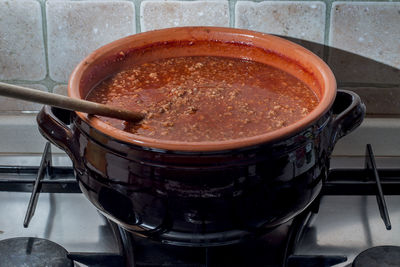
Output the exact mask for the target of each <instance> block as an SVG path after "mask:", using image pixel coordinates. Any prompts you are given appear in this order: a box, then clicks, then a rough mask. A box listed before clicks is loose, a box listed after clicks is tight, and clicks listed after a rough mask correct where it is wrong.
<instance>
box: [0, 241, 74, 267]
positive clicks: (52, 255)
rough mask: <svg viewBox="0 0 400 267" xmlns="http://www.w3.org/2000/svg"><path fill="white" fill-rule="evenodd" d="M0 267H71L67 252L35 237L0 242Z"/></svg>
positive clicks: (52, 243) (71, 263)
mask: <svg viewBox="0 0 400 267" xmlns="http://www.w3.org/2000/svg"><path fill="white" fill-rule="evenodd" d="M0 260H1V263H0V265H1V266H7V267H21V266H30V267H43V266H52V267H73V266H74V263H73V261H72V260H71V259H69V258H68V252H67V251H66V250H65V249H64V248H63V247H62V246H60V245H58V244H56V243H54V242H52V241H49V240H47V239H41V238H36V237H17V238H10V239H4V240H1V241H0Z"/></svg>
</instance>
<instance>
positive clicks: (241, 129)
mask: <svg viewBox="0 0 400 267" xmlns="http://www.w3.org/2000/svg"><path fill="white" fill-rule="evenodd" d="M87 99H88V100H90V101H94V102H99V103H103V104H108V105H113V106H119V107H123V108H126V109H131V110H135V111H140V112H144V113H146V119H145V120H143V121H142V122H141V123H139V124H132V123H128V122H123V121H120V120H117V119H111V118H106V117H100V118H101V119H102V120H103V121H105V122H107V123H109V124H111V125H113V126H114V127H116V128H119V129H122V130H125V131H129V132H132V133H134V134H138V135H141V136H146V137H152V138H156V139H162V140H175V141H188V142H193V141H222V140H229V139H235V138H242V137H249V136H255V135H259V134H262V133H266V132H269V131H273V130H276V129H279V128H281V127H284V126H286V125H289V124H291V123H293V122H296V121H298V120H300V119H301V118H303V117H305V116H306V115H307V114H308V113H309V112H310V111H311V110H313V109H314V108H315V107H316V105H317V104H318V99H317V97H316V96H315V94H314V93H313V91H312V90H311V89H310V88H308V87H307V85H306V84H304V83H303V82H302V81H300V80H298V79H297V78H295V77H294V76H292V75H290V74H288V73H286V72H284V71H282V70H279V69H277V68H274V67H271V66H269V65H266V64H262V63H258V62H254V61H247V60H241V59H234V58H226V57H214V56H197V57H177V58H169V59H161V60H158V61H154V62H150V63H145V64H142V65H138V66H135V67H133V68H131V69H129V70H126V71H123V72H120V73H117V74H115V75H114V76H112V77H111V78H108V79H106V80H105V81H103V82H102V83H100V84H99V85H98V86H97V87H96V88H94V89H93V90H92V91H91V92H90V93H89V95H88V96H87Z"/></svg>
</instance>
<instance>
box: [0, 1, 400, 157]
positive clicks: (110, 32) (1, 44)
mask: <svg viewBox="0 0 400 267" xmlns="http://www.w3.org/2000/svg"><path fill="white" fill-rule="evenodd" d="M189 25H198V26H200V25H208V26H224V27H236V28H245V29H251V30H255V31H261V32H266V33H272V34H277V35H281V36H285V37H287V38H289V39H291V40H293V41H295V42H297V43H300V44H301V45H303V46H305V47H307V48H309V49H311V50H312V51H313V52H314V53H316V54H317V55H318V56H320V57H321V58H323V59H324V60H325V61H326V62H327V63H328V64H329V65H330V66H331V68H332V69H333V71H334V73H335V76H336V78H337V80H338V84H339V87H341V88H348V89H351V90H354V91H356V92H358V93H359V94H360V95H361V96H362V98H363V99H364V101H365V102H366V103H367V108H368V114H369V116H372V117H373V116H375V117H376V116H379V117H388V116H389V117H397V116H398V115H399V114H400V101H399V100H398V99H400V85H399V84H400V73H399V72H400V71H399V69H400V0H395V1H379V2H370V1H330V0H325V1H227V0H219V1H152V0H151V1H146V0H143V1H140V0H127V1H104V0H93V1H64V0H47V1H44V0H10V1H4V0H0V81H4V82H9V83H14V84H21V85H26V86H28V87H33V88H35V89H38V90H44V91H46V90H47V91H49V92H55V93H60V94H66V84H67V81H68V77H69V74H70V73H71V71H72V70H73V68H74V66H75V65H76V64H77V63H78V62H79V61H80V60H81V59H83V58H84V57H85V56H86V55H87V54H88V53H90V52H91V51H93V50H94V49H96V48H98V47H100V46H102V45H104V44H106V43H109V42H111V41H113V40H116V39H119V38H121V37H124V36H127V35H130V34H134V33H138V32H143V31H149V30H153V29H159V28H165V27H177V26H189ZM40 107H41V105H37V104H32V103H26V102H21V101H18V100H13V99H9V98H0V126H1V125H3V126H4V127H8V124H10V123H11V124H12V125H14V124H16V123H15V120H18V119H20V120H21V123H22V124H21V125H20V127H22V128H21V129H17V130H15V131H11V133H8V134H13V133H14V135H22V136H26V138H28V139H29V137H30V136H31V135H35V136H38V133H37V132H36V131H30V130H28V129H31V128H32V127H35V122H34V114H30V113H32V112H33V113H35V112H37V111H38V110H39V109H40ZM29 114H30V115H29ZM29 116H30V117H31V120H30V122H29V123H27V122H28V121H29ZM22 117H24V118H22ZM2 118H3V119H2ZM7 123H8V124H7ZM24 123H25V124H26V125H24ZM18 125H19V124H18ZM3 126H1V127H0V128H2V127H3ZM24 127H25V128H24ZM3 131H8V130H3ZM20 131H27V132H25V133H22V132H20ZM0 135H1V137H3V136H4V133H3V132H2V130H1V129H0ZM1 139H3V138H1ZM4 142H8V141H1V140H0V149H1V151H3V152H7V149H5V148H4V145H2V143H4ZM39 143H40V142H39ZM31 146H32V145H31ZM38 147H39V146H38ZM17 150H18V149H17ZM36 150H37V148H35V149H32V151H36ZM29 151H30V149H29ZM17 152H19V151H17ZM20 152H24V148H23V147H21V151H20Z"/></svg>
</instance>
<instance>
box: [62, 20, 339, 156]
mask: <svg viewBox="0 0 400 267" xmlns="http://www.w3.org/2000/svg"><path fill="white" fill-rule="evenodd" d="M188 30H189V31H196V30H198V31H207V32H223V33H227V34H235V35H242V36H246V37H249V36H250V37H251V38H262V39H269V41H272V42H276V43H280V45H283V46H286V48H288V49H293V50H296V52H297V53H301V55H302V57H303V58H304V59H305V60H306V61H311V62H312V64H313V65H314V66H315V67H316V68H317V70H318V71H319V72H320V75H321V76H322V80H323V81H324V85H321V86H324V87H325V92H324V94H323V96H322V98H321V99H320V102H319V104H318V106H317V107H316V108H315V109H314V110H312V111H311V112H310V113H309V114H308V115H307V116H306V117H304V118H302V119H300V120H299V121H297V122H295V123H292V124H290V125H288V126H285V127H282V128H279V129H277V130H274V131H271V132H267V133H265V134H260V135H256V136H251V137H244V138H237V139H233V140H226V141H205V142H185V141H171V140H158V139H155V138H148V137H143V136H139V135H135V134H132V133H128V132H125V131H123V130H119V129H117V128H115V127H113V126H111V125H109V124H107V123H105V122H103V121H101V120H100V119H98V118H96V117H91V118H90V119H89V115H88V114H86V113H83V112H77V111H75V113H76V114H77V115H78V117H79V118H81V119H82V120H83V121H84V122H85V123H87V124H88V125H90V126H91V127H94V128H95V129H97V130H98V131H100V132H102V133H103V134H105V135H107V136H109V137H111V138H113V139H116V140H120V141H123V142H125V143H129V144H133V145H138V146H141V147H147V148H150V149H152V148H154V149H162V150H174V151H186V152H190V151H193V152H202V151H203V152H208V151H222V150H232V149H240V148H245V147H250V146H254V145H259V144H265V143H270V142H273V141H277V140H280V139H282V138H285V137H289V136H292V135H294V134H296V133H298V132H300V131H301V130H303V129H305V128H307V127H308V126H309V125H311V124H313V123H314V122H316V121H317V120H318V119H319V118H320V117H321V116H322V115H323V114H325V113H326V112H327V111H328V110H329V109H330V107H331V106H332V104H333V101H334V100H335V97H336V79H335V77H334V75H333V73H332V71H331V69H330V68H329V67H328V65H327V64H326V63H325V62H324V61H323V60H322V59H321V58H319V57H318V56H316V55H315V54H314V53H312V52H311V51H309V50H307V49H306V48H304V47H302V46H300V45H297V44H295V43H293V42H291V41H288V40H285V39H283V38H280V37H277V36H273V35H269V34H266V33H261V32H255V31H251V30H244V29H235V28H224V27H178V28H167V29H161V30H154V31H148V32H143V33H138V34H134V35H130V36H127V37H124V38H122V39H119V40H116V41H114V42H111V43H108V44H106V45H104V46H102V47H100V48H98V49H97V50H95V51H93V52H92V53H91V54H89V55H88V56H87V57H86V58H84V59H83V60H82V61H81V62H80V63H79V64H78V65H77V66H76V67H75V69H74V70H73V72H72V73H71V76H70V79H69V82H68V95H69V96H70V97H72V98H77V99H80V96H79V94H78V90H79V83H80V78H81V76H82V74H83V70H84V69H86V68H87V67H88V65H89V64H88V62H93V61H94V59H96V58H98V57H99V56H101V55H102V54H103V53H104V52H106V51H108V50H111V49H112V48H115V47H116V46H120V45H123V44H125V43H129V42H132V41H134V39H135V38H138V37H141V38H145V37H147V36H148V37H151V36H152V35H153V34H157V33H165V32H168V31H171V32H176V31H178V32H179V31H188Z"/></svg>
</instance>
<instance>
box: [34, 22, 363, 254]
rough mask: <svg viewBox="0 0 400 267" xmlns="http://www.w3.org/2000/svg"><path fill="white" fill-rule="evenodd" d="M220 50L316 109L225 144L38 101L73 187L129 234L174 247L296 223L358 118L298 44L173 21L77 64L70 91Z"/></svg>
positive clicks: (81, 94) (350, 98)
mask: <svg viewBox="0 0 400 267" xmlns="http://www.w3.org/2000/svg"><path fill="white" fill-rule="evenodd" d="M185 55H225V56H231V57H238V58H246V59H250V60H256V61H260V62H264V63H268V64H271V65H274V66H276V67H279V68H281V69H284V70H286V71H288V72H289V73H291V74H292V75H294V76H296V77H298V78H299V79H301V80H302V81H304V82H306V83H307V84H308V85H309V86H310V88H312V89H313V90H314V92H315V93H316V94H317V95H318V97H319V99H320V104H319V105H318V107H317V108H316V109H315V110H314V111H312V112H311V113H310V114H309V115H308V116H307V117H306V118H304V119H302V120H301V121H299V122H297V123H294V124H292V125H289V126H287V127H284V128H282V129H279V130H276V131H274V132H271V133H266V134H263V135H260V136H256V137H251V138H242V139H236V140H232V141H224V142H190V143H189V142H169V141H159V140H154V139H150V138H143V137H139V136H136V135H133V134H129V133H126V132H123V131H120V130H118V129H115V128H112V127H111V126H109V125H107V124H105V123H102V122H101V121H100V120H98V119H96V118H90V117H88V115H87V114H84V113H78V112H68V111H64V110H60V109H52V108H50V107H48V106H45V107H44V108H43V109H42V111H41V112H40V113H39V115H38V118H37V120H38V124H39V129H40V131H41V133H42V134H43V135H44V136H45V137H46V138H47V139H49V140H50V141H51V142H52V143H54V144H56V145H57V146H59V147H61V148H62V149H64V150H65V151H66V152H67V153H68V155H69V156H70V157H71V159H72V161H73V163H74V169H75V171H76V176H77V179H78V182H79V185H80V187H81V189H82V191H83V193H84V194H85V195H86V196H87V197H88V199H89V200H90V201H91V202H92V203H93V204H94V205H95V206H96V207H97V208H98V209H99V210H100V211H101V212H102V213H103V214H105V215H106V216H107V217H109V218H111V219H112V220H114V221H115V222H117V223H118V224H120V225H121V226H123V227H124V228H126V229H127V230H129V231H131V232H133V233H136V234H139V235H142V236H146V237H149V238H152V239H154V240H160V241H163V242H168V243H171V244H178V245H188V246H211V245H221V244H229V243H233V242H238V241H240V240H242V239H243V238H245V237H246V236H249V235H252V234H257V233H261V232H263V231H266V230H268V229H271V228H273V227H275V226H277V225H279V224H281V223H284V222H286V221H288V220H289V219H291V218H293V217H294V216H295V215H296V214H298V213H299V212H301V211H302V210H304V209H305V208H306V207H307V206H308V205H309V204H310V203H311V202H312V201H313V200H314V199H315V197H316V196H317V195H318V193H319V191H320V189H321V186H322V183H323V181H324V179H325V177H326V172H327V170H328V168H329V157H330V154H331V152H332V149H333V146H334V144H335V143H336V141H337V140H338V139H339V138H340V137H341V136H343V135H345V134H347V133H348V132H350V131H352V130H353V129H354V128H356V127H357V126H358V125H359V124H360V123H361V121H362V119H363V117H364V114H365V106H364V105H363V104H362V103H361V101H360V98H359V97H358V96H357V95H356V94H354V93H352V92H348V91H339V92H338V94H337V96H336V99H335V94H336V84H335V79H334V77H333V75H332V73H331V71H330V70H329V68H328V67H327V66H326V65H325V64H324V63H323V61H322V60H320V59H319V58H318V57H316V56H315V55H313V54H312V53H311V52H309V51H307V50H306V49H304V48H302V47H300V46H298V45H295V44H293V43H290V42H288V41H285V40H282V39H280V38H277V37H272V36H269V35H266V34H261V33H255V32H251V31H245V30H238V29H227V28H209V27H208V28H201V27H199V28H196V27H195V28H175V29H166V30H160V31H154V32H147V33H142V34H137V35H133V36H130V37H127V38H124V39H121V40H118V41H116V42H113V43H111V44H109V45H107V46H104V47H102V48H100V49H99V50H96V51H95V52H93V53H92V54H91V55H90V56H88V57H87V58H86V59H85V60H83V61H82V62H81V63H80V64H79V65H78V67H77V68H76V69H75V71H74V73H73V74H72V75H71V79H70V82H69V95H70V96H71V97H75V98H85V96H86V95H87V93H88V91H89V90H90V89H92V88H93V86H94V85H96V84H97V83H98V82H99V81H101V80H102V79H104V77H107V76H109V75H110V74H112V73H115V72H117V71H120V70H122V69H124V68H127V67H129V66H130V65H132V64H134V63H135V62H145V61H150V60H154V59H157V58H165V57H171V56H185Z"/></svg>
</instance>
